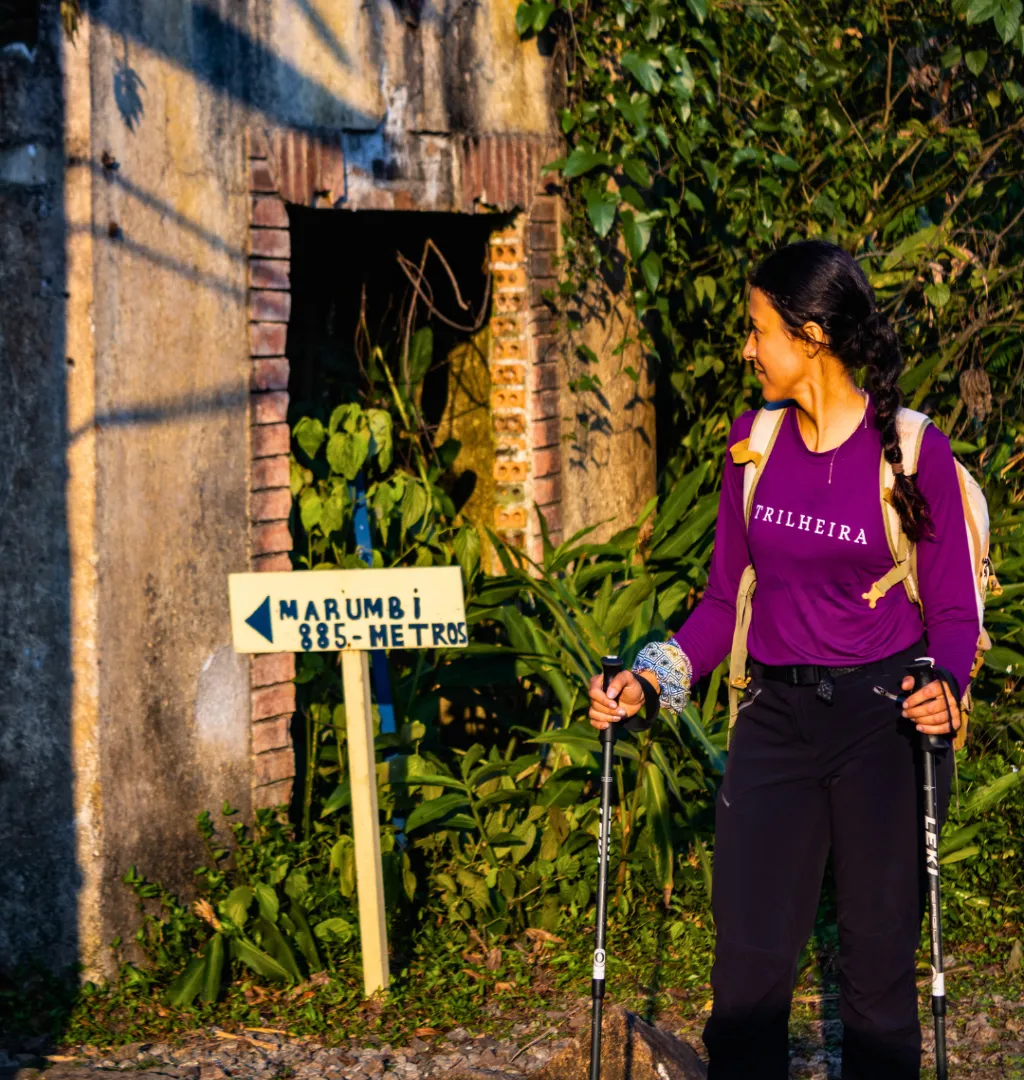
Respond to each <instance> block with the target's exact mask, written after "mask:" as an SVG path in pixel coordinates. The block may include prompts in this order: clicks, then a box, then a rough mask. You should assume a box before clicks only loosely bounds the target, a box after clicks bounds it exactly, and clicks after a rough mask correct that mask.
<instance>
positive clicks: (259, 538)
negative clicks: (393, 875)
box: [252, 521, 292, 716]
mask: <svg viewBox="0 0 1024 1080" xmlns="http://www.w3.org/2000/svg"><path fill="white" fill-rule="evenodd" d="M291 549H292V534H291V533H290V532H289V531H288V523H287V522H286V521H275V522H272V523H271V524H269V525H254V526H253V527H252V553H253V555H277V554H278V553H279V552H282V551H291ZM267 715H268V716H273V715H274V714H273V713H267Z"/></svg>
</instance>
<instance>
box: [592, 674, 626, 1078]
mask: <svg viewBox="0 0 1024 1080" xmlns="http://www.w3.org/2000/svg"><path fill="white" fill-rule="evenodd" d="M621 670H622V661H621V660H620V659H619V658H618V657H617V656H603V657H602V658H601V671H602V674H603V675H604V690H605V691H606V692H607V690H608V684H609V683H610V682H611V681H612V679H614V678H615V676H616V675H618V673H619V672H620V671H621ZM614 746H615V724H614V723H610V724H609V725H608V726H607V727H606V728H605V729H604V731H602V732H601V829H600V833H599V835H598V841H597V853H598V854H597V858H598V862H597V916H596V918H595V920H594V923H595V925H594V967H593V975H592V978H591V982H590V995H591V1004H592V1014H591V1020H590V1080H600V1077H601V1009H602V1006H603V1005H604V963H605V949H604V931H605V915H606V913H607V910H608V840H609V837H610V835H611V824H612V760H613V748H614Z"/></svg>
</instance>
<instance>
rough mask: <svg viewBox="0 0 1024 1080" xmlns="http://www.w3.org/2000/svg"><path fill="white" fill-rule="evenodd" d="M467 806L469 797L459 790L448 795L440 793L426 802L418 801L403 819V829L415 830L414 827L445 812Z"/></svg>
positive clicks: (422, 824) (427, 823)
mask: <svg viewBox="0 0 1024 1080" xmlns="http://www.w3.org/2000/svg"><path fill="white" fill-rule="evenodd" d="M468 806H469V799H467V798H466V796H465V795H463V794H461V793H459V792H452V793H451V794H450V795H441V796H440V797H439V798H436V799H430V800H429V801H428V802H423V803H420V804H419V805H418V806H416V807H414V808H413V810H412V812H411V813H410V814H409V816H408V817H407V818H406V819H405V831H406V832H407V833H411V832H415V831H416V829H420V828H422V827H423V826H424V825H429V824H430V823H431V822H432V821H437V820H438V819H440V818H443V817H444V816H445V815H446V814H450V813H452V812H453V811H455V810H463V809H466V808H467V807H468Z"/></svg>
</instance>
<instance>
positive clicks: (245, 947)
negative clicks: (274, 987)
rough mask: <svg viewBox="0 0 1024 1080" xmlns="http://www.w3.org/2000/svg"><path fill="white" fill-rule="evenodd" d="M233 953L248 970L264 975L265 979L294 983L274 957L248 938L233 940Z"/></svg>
mask: <svg viewBox="0 0 1024 1080" xmlns="http://www.w3.org/2000/svg"><path fill="white" fill-rule="evenodd" d="M231 952H232V954H233V955H234V956H235V957H236V958H237V959H239V960H241V962H242V963H243V964H245V966H246V967H247V968H249V969H250V970H252V971H255V972H256V974H257V975H262V976H263V977H264V978H265V979H277V980H279V981H281V982H291V981H292V980H291V977H290V976H289V974H288V972H287V971H285V969H284V968H283V967H282V966H281V965H280V964H279V963H278V962H277V961H276V960H275V959H274V958H273V957H272V956H269V955H267V953H265V952H264V951H263V950H262V949H259V948H257V947H256V946H255V945H254V944H253V943H252V942H251V941H249V940H247V939H246V938H232V939H231Z"/></svg>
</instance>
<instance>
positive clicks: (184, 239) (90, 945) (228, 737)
mask: <svg viewBox="0 0 1024 1080" xmlns="http://www.w3.org/2000/svg"><path fill="white" fill-rule="evenodd" d="M83 6H84V7H86V9H87V10H86V16H85V18H84V20H83V24H82V27H81V29H80V31H79V34H78V37H77V40H76V42H75V44H74V45H70V44H68V43H67V42H64V41H63V39H62V36H61V33H60V30H59V22H58V13H57V8H58V4H57V0H44V3H43V5H42V31H41V34H40V44H39V48H38V50H37V52H36V53H35V55H34V56H31V55H22V54H21V53H20V52H12V53H7V54H4V55H3V56H2V57H0V101H2V102H3V108H2V109H0V291H2V293H3V295H4V300H5V302H4V304H3V305H2V307H0V363H2V367H0V381H2V383H3V400H4V402H5V405H4V409H3V410H2V411H0V449H2V451H3V453H2V454H0V523H2V525H3V529H2V531H0V545H2V558H0V575H2V577H0V595H2V596H3V599H4V606H5V610H6V612H7V618H6V619H5V620H4V621H3V623H2V624H0V657H2V659H3V661H4V665H3V670H4V674H5V684H6V685H5V690H6V692H5V694H4V695H3V696H2V697H0V839H2V841H3V843H2V847H3V852H4V857H3V859H0V968H3V969H9V968H12V967H13V966H15V965H16V964H17V963H19V962H21V961H24V960H28V959H32V960H42V961H44V962H46V963H49V964H51V965H54V966H59V965H62V964H64V963H66V962H69V961H71V960H72V959H74V958H75V957H76V956H77V957H79V958H80V959H81V960H83V961H84V963H85V964H86V967H87V970H88V972H89V973H91V974H95V973H97V972H99V971H102V970H104V969H105V970H109V968H110V958H109V953H108V950H107V945H108V944H109V942H110V941H111V939H112V938H113V937H114V936H115V935H116V934H124V935H126V936H128V935H130V933H131V932H132V930H133V928H134V925H135V918H136V916H135V912H134V909H133V905H132V903H131V901H130V898H129V896H128V895H127V893H126V891H125V889H124V887H123V885H122V884H121V877H122V875H123V873H124V871H125V870H126V869H127V868H128V867H129V866H131V865H136V866H137V867H138V869H139V870H140V871H141V872H142V873H144V874H146V875H148V876H151V877H154V878H158V879H160V880H162V881H164V882H166V883H167V884H168V885H170V886H172V887H174V888H179V889H183V890H186V891H187V887H188V884H189V882H190V879H191V874H192V869H193V867H194V865H195V864H196V863H197V861H198V859H199V849H198V845H197V842H196V837H195V832H194V817H195V814H196V813H197V812H198V811H200V810H202V809H206V808H209V809H211V810H215V809H217V808H218V807H219V806H220V804H221V803H222V802H223V801H224V800H228V801H230V802H231V803H232V804H233V805H235V806H237V807H239V808H240V809H241V810H242V811H243V813H247V812H248V811H249V807H250V784H251V775H250V773H251V764H250V751H251V742H250V740H251V731H250V718H251V708H252V707H251V702H250V671H249V665H248V661H247V660H246V659H245V658H241V657H236V656H235V655H234V654H233V652H232V651H231V648H230V630H229V623H228V612H227V603H226V588H225V576H226V575H227V574H228V573H229V572H230V571H233V570H238V569H243V568H245V567H247V566H248V565H249V557H250V554H251V538H250V532H249V518H250V514H249V505H250V497H249V494H248V492H249V472H250V440H251V435H250V426H249V425H250V396H249V389H250V378H251V369H252V365H251V363H250V360H249V349H250V346H249V329H248V322H249V306H248V304H249V285H250V280H249V278H250V273H251V268H250V260H249V255H250V251H249V243H250V232H249V224H250V211H251V200H250V196H249V184H250V177H249V162H248V160H247V157H246V143H245V132H246V129H247V127H249V126H252V125H256V126H257V127H260V126H262V127H264V128H266V129H269V130H277V131H280V130H292V129H303V130H316V131H319V132H321V133H323V132H330V133H333V136H334V138H335V139H337V138H341V139H342V141H343V143H344V147H345V170H344V183H343V187H344V190H340V191H338V192H337V193H335V199H334V201H335V202H337V200H338V199H340V200H342V201H343V203H346V204H347V205H349V206H353V207H355V206H369V205H383V206H393V205H399V204H402V203H403V202H404V204H405V205H407V206H409V207H413V206H416V207H419V208H435V209H472V208H473V206H474V205H475V202H476V201H477V199H479V200H481V201H483V202H490V203H495V202H498V203H502V202H503V203H505V204H511V203H514V202H515V201H516V198H515V196H514V193H513V192H511V191H509V190H505V191H502V192H500V195H499V193H498V191H497V188H498V187H499V186H500V185H496V184H495V182H494V181H493V177H500V176H502V175H503V167H502V165H501V163H500V162H499V161H498V160H497V158H495V159H494V160H489V161H482V158H481V153H482V151H480V148H479V146H477V144H475V143H474V144H473V145H472V146H470V143H472V140H473V139H474V138H475V137H476V136H480V135H485V136H488V137H491V136H495V135H497V136H501V137H503V138H504V137H505V136H511V137H513V142H511V143H509V142H507V141H506V142H505V143H502V142H500V141H499V142H494V141H492V142H490V143H486V146H485V149H486V150H487V153H492V151H493V153H494V154H498V153H500V154H506V153H507V154H509V155H511V154H512V153H513V152H518V151H517V150H516V147H519V146H523V147H525V149H523V153H524V154H525V155H526V156H527V158H528V157H529V155H530V154H532V153H535V152H536V153H539V152H541V151H539V150H538V149H537V147H541V146H542V145H543V140H544V139H546V138H547V137H548V134H549V133H550V131H551V129H552V125H551V118H552V103H553V94H554V91H553V86H554V85H555V81H554V80H553V76H552V64H551V61H550V59H549V58H547V57H544V56H543V55H541V53H540V51H539V50H538V48H537V45H536V43H530V44H528V45H526V46H522V45H521V44H520V43H519V42H518V40H517V39H516V37H515V32H514V25H513V21H514V7H515V4H514V3H513V2H511V0H481V2H480V3H476V4H470V5H465V4H461V3H456V2H455V0H450V2H449V3H447V4H446V5H444V6H443V7H437V6H434V5H433V4H432V3H430V2H429V0H396V2H392V0H375V2H371V3H369V4H363V3H359V2H357V0H348V2H346V3H338V2H337V0H247V2H245V3H238V2H237V0H162V2H161V3H159V4H154V3H144V4H140V3H138V2H137V0H91V3H89V4H85V5H83ZM520 138H522V139H525V140H528V139H533V140H534V143H530V144H529V145H527V144H526V143H525V142H524V143H522V144H520V143H516V142H515V139H520ZM467 139H468V140H469V141H470V143H467V141H466V140H467ZM481 145H483V144H481ZM467 146H469V149H467ZM30 147H34V149H33V150H30ZM474 147H475V149H474ZM509 147H512V149H509ZM492 156H493V154H492ZM523 160H524V161H526V158H524V159H523ZM530 160H531V161H532V159H530ZM508 164H509V166H510V169H511V166H512V164H513V163H512V160H511V156H510V157H509V159H508ZM520 164H522V162H521V163H520ZM536 164H538V165H539V164H540V161H539V160H538V162H537V163H536ZM470 169H476V171H477V174H478V175H477V180H478V181H480V182H479V183H477V185H476V187H475V188H474V187H472V185H470V187H467V186H466V183H464V181H466V178H467V170H470ZM488 170H490V171H488ZM531 170H532V165H530V167H529V168H520V169H519V172H520V173H522V174H523V175H529V174H530V172H531ZM487 177H492V180H486V178H487ZM481 178H484V179H483V180H481ZM485 181H486V182H485ZM481 185H482V186H481ZM489 188H493V189H494V191H492V192H491V193H490V194H489ZM470 190H471V191H472V192H475V194H473V195H472V198H471V199H470V202H469V203H468V204H467V203H466V201H465V199H466V192H467V191H470ZM523 194H524V196H525V195H531V194H532V192H530V191H526V190H525V189H524V192H523ZM492 195H493V197H492Z"/></svg>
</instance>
